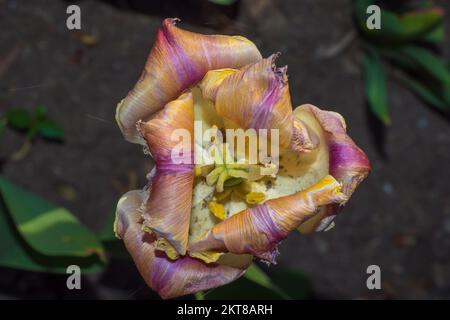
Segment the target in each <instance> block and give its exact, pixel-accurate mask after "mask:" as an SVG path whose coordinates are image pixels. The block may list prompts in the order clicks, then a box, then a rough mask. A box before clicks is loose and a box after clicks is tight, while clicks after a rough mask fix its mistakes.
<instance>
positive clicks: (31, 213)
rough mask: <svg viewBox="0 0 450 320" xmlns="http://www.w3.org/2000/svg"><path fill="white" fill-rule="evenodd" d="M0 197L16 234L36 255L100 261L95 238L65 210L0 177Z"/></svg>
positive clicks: (98, 244)
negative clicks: (94, 257)
mask: <svg viewBox="0 0 450 320" xmlns="http://www.w3.org/2000/svg"><path fill="white" fill-rule="evenodd" d="M0 196H1V198H2V201H3V204H4V206H5V208H6V210H7V213H8V214H9V215H10V216H11V219H12V221H13V222H14V224H15V226H16V228H17V231H18V232H19V234H20V235H21V237H22V238H23V239H24V240H25V242H26V243H27V244H28V245H29V246H30V247H31V248H32V249H33V250H35V251H36V252H38V253H40V254H42V255H46V256H60V257H89V256H92V255H96V256H97V257H98V258H101V259H103V257H104V250H103V247H102V245H101V244H100V243H99V242H98V241H97V239H96V237H95V236H94V235H93V234H92V233H91V232H90V231H89V230H88V229H86V228H85V227H84V226H82V225H81V224H80V222H79V221H78V220H77V218H76V217H75V216H73V215H72V214H71V213H70V212H69V211H67V210H66V209H64V208H58V207H56V206H54V205H52V204H50V203H48V202H47V201H45V200H43V199H41V198H39V197H37V196H36V195H34V194H32V193H30V192H27V191H25V190H22V189H21V188H19V187H17V186H15V185H13V184H12V183H11V182H10V181H8V180H6V179H5V178H3V177H0Z"/></svg>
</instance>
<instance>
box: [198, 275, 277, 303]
mask: <svg viewBox="0 0 450 320" xmlns="http://www.w3.org/2000/svg"><path fill="white" fill-rule="evenodd" d="M197 298H199V297H197ZM201 298H203V299H204V300H217V299H233V300H248V299H254V300H282V299H284V297H283V296H280V295H279V294H278V293H276V292H275V291H273V290H271V289H268V288H265V287H262V286H260V285H259V284H257V283H255V282H253V281H250V280H248V279H247V278H245V277H242V278H240V279H238V280H236V281H234V282H232V283H230V284H227V285H225V286H223V287H219V288H216V289H211V290H208V291H205V292H203V296H202V297H201Z"/></svg>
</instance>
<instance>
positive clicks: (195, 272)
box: [115, 190, 248, 299]
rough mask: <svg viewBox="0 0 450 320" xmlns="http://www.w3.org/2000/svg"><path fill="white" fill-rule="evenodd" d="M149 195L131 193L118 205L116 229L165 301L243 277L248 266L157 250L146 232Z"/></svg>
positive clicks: (152, 236) (137, 191)
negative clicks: (172, 257)
mask: <svg viewBox="0 0 450 320" xmlns="http://www.w3.org/2000/svg"><path fill="white" fill-rule="evenodd" d="M147 197H148V192H146V191H140V190H135V191H130V192H128V193H126V194H125V195H124V196H123V197H122V198H121V199H120V200H119V203H118V206H117V212H116V223H115V230H116V233H117V235H118V236H119V237H120V238H121V239H122V240H123V241H124V243H125V246H126V248H127V250H128V252H129V253H130V254H131V256H132V258H133V260H134V263H135V264H136V266H137V268H138V270H139V272H140V273H141V275H142V277H143V278H144V280H145V282H146V283H147V284H148V286H150V287H151V288H152V289H153V290H155V291H156V292H158V294H159V295H160V296H161V297H162V298H164V299H169V298H175V297H179V296H183V295H187V294H191V293H195V292H198V291H201V290H207V289H211V288H215V287H218V286H221V285H224V284H227V283H229V282H232V281H234V280H235V279H237V278H239V277H240V276H241V275H242V274H243V273H244V272H245V270H246V268H247V267H248V264H242V265H234V266H230V265H223V264H218V263H212V264H205V263H204V262H202V261H200V260H196V259H193V258H190V257H189V256H184V257H180V258H179V259H177V260H170V259H169V258H168V257H166V255H165V254H164V253H162V252H160V251H156V249H155V240H156V238H155V236H154V235H152V234H148V233H146V232H144V231H142V224H141V222H142V218H141V208H142V203H143V202H145V201H146V198H147Z"/></svg>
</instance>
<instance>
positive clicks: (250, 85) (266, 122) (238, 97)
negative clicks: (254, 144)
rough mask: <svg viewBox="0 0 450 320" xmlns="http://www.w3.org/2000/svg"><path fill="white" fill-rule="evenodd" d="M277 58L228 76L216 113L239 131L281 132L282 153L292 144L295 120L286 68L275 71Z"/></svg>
mask: <svg viewBox="0 0 450 320" xmlns="http://www.w3.org/2000/svg"><path fill="white" fill-rule="evenodd" d="M275 58H276V55H272V56H271V57H269V58H268V59H263V60H261V61H259V62H256V63H254V64H252V65H249V66H246V67H244V68H242V69H241V70H239V71H237V72H235V73H234V74H231V75H229V76H227V77H226V78H225V79H224V80H223V81H222V83H221V85H220V86H219V88H218V90H217V94H216V100H215V106H216V110H217V113H218V114H219V115H220V116H222V117H223V118H225V119H226V120H228V122H231V123H232V124H233V126H235V127H239V128H244V129H248V128H253V129H268V130H270V129H279V130H280V131H279V137H280V138H279V139H280V140H279V143H280V150H284V149H286V148H287V147H288V146H289V144H290V141H291V135H292V129H293V116H292V105H291V98H290V95H289V86H288V82H287V76H286V68H276V67H275V66H274V60H275Z"/></svg>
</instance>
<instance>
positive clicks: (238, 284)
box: [196, 264, 312, 300]
mask: <svg viewBox="0 0 450 320" xmlns="http://www.w3.org/2000/svg"><path fill="white" fill-rule="evenodd" d="M311 292H312V290H311V283H310V281H309V279H308V277H306V276H305V275H304V274H302V273H300V272H297V271H292V270H286V269H277V270H275V271H272V272H271V273H270V277H269V275H267V274H266V273H265V272H264V271H263V270H262V269H261V268H259V267H258V266H257V265H256V264H252V265H250V267H249V268H248V270H247V271H246V273H245V275H244V277H242V278H240V279H238V280H237V281H235V282H233V283H231V284H228V285H226V286H223V287H220V288H217V289H212V290H209V291H205V292H202V293H201V295H196V298H197V299H198V300H199V299H203V300H204V299H206V300H212V299H249V298H251V299H277V300H280V299H306V298H308V297H309V296H310V295H311Z"/></svg>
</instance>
